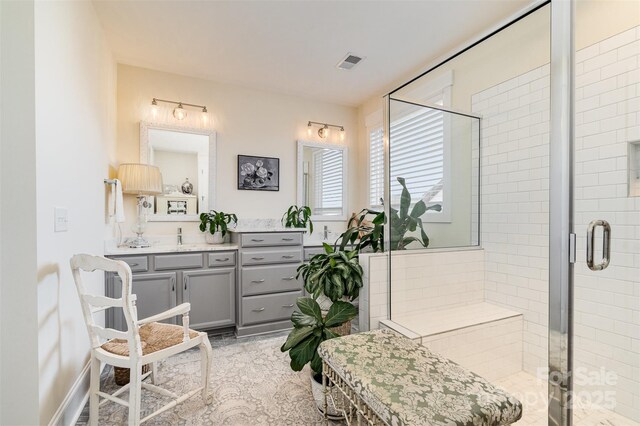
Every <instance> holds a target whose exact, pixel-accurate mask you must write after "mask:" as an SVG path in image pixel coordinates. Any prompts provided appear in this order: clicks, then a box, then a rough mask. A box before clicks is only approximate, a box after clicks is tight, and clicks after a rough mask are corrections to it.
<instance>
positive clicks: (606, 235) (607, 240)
mask: <svg viewBox="0 0 640 426" xmlns="http://www.w3.org/2000/svg"><path fill="white" fill-rule="evenodd" d="M598 226H602V261H601V262H600V263H598V264H596V263H595V262H594V246H595V242H596V234H595V230H596V228H597V227H598ZM610 260H611V225H609V222H607V221H606V220H600V219H598V220H592V221H591V223H589V226H588V227H587V266H588V267H589V269H591V270H592V271H602V270H603V269H606V267H607V266H609V261H610Z"/></svg>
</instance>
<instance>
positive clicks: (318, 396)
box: [309, 370, 344, 420]
mask: <svg viewBox="0 0 640 426" xmlns="http://www.w3.org/2000/svg"><path fill="white" fill-rule="evenodd" d="M309 379H310V381H311V393H312V394H313V399H314V400H315V401H316V406H317V407H318V411H319V412H320V415H322V416H324V390H323V388H322V376H320V383H318V382H316V380H315V379H314V378H313V370H312V371H311V374H310V375H309ZM329 389H330V391H329V392H330V395H331V396H333V398H331V397H330V398H328V400H327V403H328V404H327V407H328V411H329V415H328V417H329V420H344V415H343V414H342V411H340V410H338V409H337V408H336V406H335V405H334V402H335V401H339V400H340V399H338V398H339V394H340V391H339V390H338V389H335V387H330V388H329Z"/></svg>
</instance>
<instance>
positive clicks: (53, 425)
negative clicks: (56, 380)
mask: <svg viewBox="0 0 640 426" xmlns="http://www.w3.org/2000/svg"><path fill="white" fill-rule="evenodd" d="M90 367H91V362H88V363H87V364H86V365H85V366H84V368H83V369H82V371H81V372H80V375H79V376H78V378H77V379H76V381H75V382H74V383H73V386H71V389H69V392H68V393H67V395H66V396H65V397H64V399H63V400H62V403H61V404H60V406H59V407H58V409H57V410H56V412H55V414H54V415H53V417H52V418H51V421H50V422H49V426H68V425H75V424H76V422H77V421H78V418H79V417H80V414H82V410H83V409H84V406H85V405H86V404H87V401H88V400H89V370H90ZM103 368H104V366H103ZM78 400H80V403H79V404H78V403H76V404H73V402H74V401H78Z"/></svg>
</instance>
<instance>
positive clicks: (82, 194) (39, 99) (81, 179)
mask: <svg viewBox="0 0 640 426" xmlns="http://www.w3.org/2000/svg"><path fill="white" fill-rule="evenodd" d="M35 48H36V61H35V69H36V72H35V83H36V92H35V96H36V148H37V150H36V155H35V160H36V161H35V165H36V168H37V222H36V223H37V230H38V247H37V257H38V264H37V273H38V284H37V290H38V316H37V318H38V323H39V330H38V334H37V335H38V341H39V348H38V364H39V372H40V383H39V390H40V401H39V407H40V410H39V413H40V421H41V423H44V424H46V423H48V422H49V421H50V420H51V419H52V417H53V416H54V414H55V415H56V418H55V419H56V420H57V421H60V422H61V423H68V422H69V421H70V420H71V419H70V416H72V415H73V414H74V412H75V411H76V410H77V409H79V408H81V407H80V405H81V403H82V397H83V396H84V392H85V391H86V385H87V381H86V380H84V381H83V379H87V378H88V376H86V377H84V376H82V374H83V368H84V367H85V366H86V365H87V361H88V355H89V340H88V336H87V330H86V328H85V325H84V321H83V319H82V314H81V311H80V304H79V302H78V296H77V294H76V289H75V285H74V283H73V279H72V276H71V271H70V269H69V259H70V257H71V256H72V255H73V254H75V253H93V254H101V253H103V238H104V235H105V194H106V191H107V188H106V187H105V185H104V183H103V179H104V178H106V177H107V176H108V175H109V168H110V164H111V163H112V162H113V161H114V160H115V142H114V141H115V138H114V132H115V71H116V69H115V63H114V61H113V59H112V57H111V53H110V50H109V48H108V46H107V44H106V40H105V38H104V36H103V33H102V31H101V27H100V23H99V22H98V19H97V16H96V14H95V11H94V9H93V6H92V4H91V3H90V2H77V1H58V2H36V4H35ZM54 207H65V208H67V209H68V218H69V225H68V227H69V230H68V232H60V233H56V232H54V229H53V225H54V220H53V211H54ZM87 285H88V286H89V288H90V289H92V290H93V291H95V292H96V293H97V294H100V293H102V292H103V291H104V290H103V277H102V275H101V274H95V275H93V276H91V275H89V276H87ZM70 391H74V393H73V395H69V392H70ZM66 398H69V399H66ZM61 404H65V405H66V407H60V406H61ZM59 407H60V408H65V410H64V411H61V412H57V413H56V410H58V409H59ZM34 408H35V405H34V406H32V407H31V410H32V411H37V410H35V409H34Z"/></svg>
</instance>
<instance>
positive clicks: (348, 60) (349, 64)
mask: <svg viewBox="0 0 640 426" xmlns="http://www.w3.org/2000/svg"><path fill="white" fill-rule="evenodd" d="M363 59H364V58H362V57H360V56H356V55H354V54H352V53H347V56H345V57H344V58H343V59H342V60H341V61H340V62H338V65H336V66H337V67H338V68H340V69H341V70H350V69H353V67H355V66H356V65H358V64H359V63H360V61H362V60H363Z"/></svg>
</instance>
